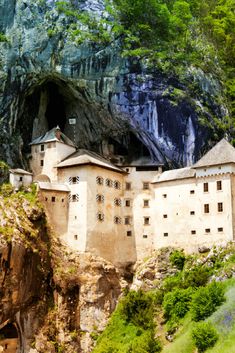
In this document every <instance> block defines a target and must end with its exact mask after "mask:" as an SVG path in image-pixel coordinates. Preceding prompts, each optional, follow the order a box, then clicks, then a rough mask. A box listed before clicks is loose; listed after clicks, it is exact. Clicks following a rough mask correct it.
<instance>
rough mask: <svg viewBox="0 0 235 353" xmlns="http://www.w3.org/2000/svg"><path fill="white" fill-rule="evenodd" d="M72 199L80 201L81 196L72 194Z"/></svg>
mask: <svg viewBox="0 0 235 353" xmlns="http://www.w3.org/2000/svg"><path fill="white" fill-rule="evenodd" d="M71 201H72V202H78V201H79V196H78V194H74V195H72V197H71Z"/></svg>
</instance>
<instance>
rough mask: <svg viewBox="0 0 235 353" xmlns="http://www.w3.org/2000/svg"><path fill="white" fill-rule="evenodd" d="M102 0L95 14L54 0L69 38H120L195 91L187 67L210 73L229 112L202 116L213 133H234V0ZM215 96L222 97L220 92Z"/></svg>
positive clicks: (97, 41) (126, 51)
mask: <svg viewBox="0 0 235 353" xmlns="http://www.w3.org/2000/svg"><path fill="white" fill-rule="evenodd" d="M105 3H106V6H105V11H104V13H103V14H102V15H101V16H100V17H97V14H96V13H95V14H94V13H92V12H87V11H80V10H79V9H78V7H77V5H76V3H75V2H72V1H70V2H66V1H57V3H56V6H57V11H58V12H63V13H64V14H65V15H66V16H67V17H68V18H69V20H70V25H69V27H68V30H67V33H68V35H69V36H70V37H71V39H72V41H74V42H75V43H77V44H81V43H82V42H84V41H90V42H91V43H93V45H94V46H97V45H98V46H99V47H100V46H102V45H103V46H107V45H110V44H111V43H112V42H114V41H116V40H119V42H120V43H121V46H122V53H123V55H124V56H132V57H135V58H137V59H138V60H144V62H145V65H147V66H149V67H151V68H152V69H155V68H157V69H158V70H162V72H163V73H165V74H167V75H168V76H169V75H170V76H175V77H178V78H179V79H180V81H181V82H184V83H185V84H186V86H187V87H188V89H189V91H191V93H194V95H195V94H197V95H199V96H200V87H199V85H198V83H197V82H196V80H192V79H193V75H191V74H190V69H189V68H190V67H191V68H197V69H201V70H203V72H205V73H208V74H212V75H214V76H215V77H217V78H218V81H219V82H220V84H221V87H223V89H222V88H221V89H220V92H221V91H223V92H224V94H223V95H224V96H226V99H227V102H226V104H227V106H228V107H229V109H230V112H229V114H227V115H226V116H225V117H224V119H223V120H222V121H220V120H218V119H216V117H214V119H213V120H210V121H207V119H206V118H205V117H204V118H203V119H202V122H203V123H204V124H206V125H207V126H208V127H209V128H211V129H212V130H216V133H217V138H220V137H221V136H223V134H224V133H225V132H226V133H227V134H228V136H230V138H231V139H234V137H235V136H234V126H235V124H234V122H235V121H234V119H235V105H234V101H235V68H234V62H235V13H234V7H235V0H218V1H211V0H197V1H195V0H177V1H175V0H174V1H173V0H146V1H144V2H143V1H140V0H135V1H131V0H113V1H108V0H107V1H106V2H105ZM49 34H50V35H52V32H51V30H50V33H49ZM186 68H187V69H186ZM204 94H205V92H204ZM201 98H202V99H203V97H201ZM208 99H209V97H208ZM204 100H205V105H206V98H205V97H204ZM217 100H218V102H217V103H219V104H222V103H223V102H222V97H221V96H218V97H217Z"/></svg>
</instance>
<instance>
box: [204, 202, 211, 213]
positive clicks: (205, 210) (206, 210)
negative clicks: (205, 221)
mask: <svg viewBox="0 0 235 353" xmlns="http://www.w3.org/2000/svg"><path fill="white" fill-rule="evenodd" d="M209 212H210V207H209V204H208V203H206V204H205V205H204V213H209Z"/></svg>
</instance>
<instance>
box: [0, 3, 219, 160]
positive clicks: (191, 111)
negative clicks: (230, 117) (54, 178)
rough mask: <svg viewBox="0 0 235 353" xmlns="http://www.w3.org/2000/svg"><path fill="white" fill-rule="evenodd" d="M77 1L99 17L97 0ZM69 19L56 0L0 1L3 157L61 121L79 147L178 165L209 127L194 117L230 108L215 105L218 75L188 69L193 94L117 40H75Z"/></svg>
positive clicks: (13, 156) (15, 156)
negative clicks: (124, 53)
mask: <svg viewBox="0 0 235 353" xmlns="http://www.w3.org/2000/svg"><path fill="white" fill-rule="evenodd" d="M76 3H77V4H78V6H80V7H81V8H89V10H90V11H93V12H95V13H97V14H98V15H102V10H103V2H102V1H101V0H93V1H89V0H86V1H77V2H76ZM67 21H68V19H67V18H66V17H65V16H64V15H63V14H61V13H59V12H57V11H56V9H55V4H54V0H51V1H49V0H40V1H39V0H37V1H32V0H19V1H15V0H11V1H9V0H0V32H2V33H4V35H5V41H3V42H0V87H1V88H0V90H1V91H0V117H1V119H0V131H1V134H0V143H1V146H2V148H1V151H0V158H2V159H4V160H7V162H8V163H9V164H10V165H18V166H19V165H25V164H27V153H28V152H29V149H28V143H29V142H30V141H31V139H32V138H33V137H36V136H39V135H40V134H42V133H43V132H45V131H47V130H48V128H52V127H54V126H55V125H57V124H59V125H60V127H61V129H62V130H64V132H65V133H66V134H67V135H68V136H69V137H70V138H71V139H74V140H75V142H76V143H77V145H78V146H79V147H86V148H90V149H93V150H96V151H100V152H101V153H103V154H111V153H113V150H114V153H115V154H121V155H131V156H132V157H133V156H135V155H140V154H149V155H151V157H152V159H153V160H156V161H158V162H161V163H171V164H174V165H187V164H190V163H192V162H193V161H194V160H195V159H197V158H198V155H199V153H200V150H201V148H202V146H203V145H204V143H205V142H204V140H205V135H206V134H207V132H206V129H205V128H204V127H202V126H201V125H200V124H199V117H200V116H201V115H203V116H208V117H209V116H210V114H214V115H216V116H218V117H221V116H223V115H224V114H226V107H224V106H222V105H218V104H215V101H216V100H217V97H218V96H220V95H221V94H222V93H221V87H220V85H219V83H218V81H216V80H215V79H214V78H213V76H211V75H205V74H204V73H203V72H201V71H200V70H196V69H193V68H185V76H186V77H187V80H188V83H189V84H194V85H197V87H198V91H199V93H198V94H196V93H195V95H194V96H192V95H190V93H189V90H188V87H187V85H183V84H182V83H181V82H178V81H177V80H176V79H175V78H174V77H169V75H168V76H164V75H163V74H161V73H160V72H159V71H158V69H157V68H155V70H151V71H149V70H146V69H145V68H144V67H143V66H142V65H141V64H140V63H139V62H138V61H136V60H126V59H123V58H122V57H121V55H120V50H119V43H112V44H110V45H108V46H107V47H105V46H102V47H101V46H99V47H98V46H97V45H90V44H88V43H87V42H85V43H83V44H81V45H79V46H76V45H75V44H74V43H73V42H72V41H71V40H70V38H69V37H68V36H66V34H65V32H66V31H65V30H64V29H66V26H67V23H68V22H67ZM3 38H4V37H3ZM71 117H73V118H74V117H75V118H76V124H75V125H70V123H69V119H70V118H71Z"/></svg>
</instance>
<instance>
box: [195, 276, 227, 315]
mask: <svg viewBox="0 0 235 353" xmlns="http://www.w3.org/2000/svg"><path fill="white" fill-rule="evenodd" d="M224 301H225V296H224V287H223V285H222V284H221V283H218V282H212V283H211V284H209V285H208V286H207V287H203V288H199V289H198V290H197V291H196V293H195V294H194V295H193V297H192V304H191V311H192V318H193V320H195V321H199V320H204V319H205V318H207V317H208V316H210V315H211V314H213V312H214V311H215V310H216V308H217V307H218V306H220V305H221V304H222V303H223V302H224Z"/></svg>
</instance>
